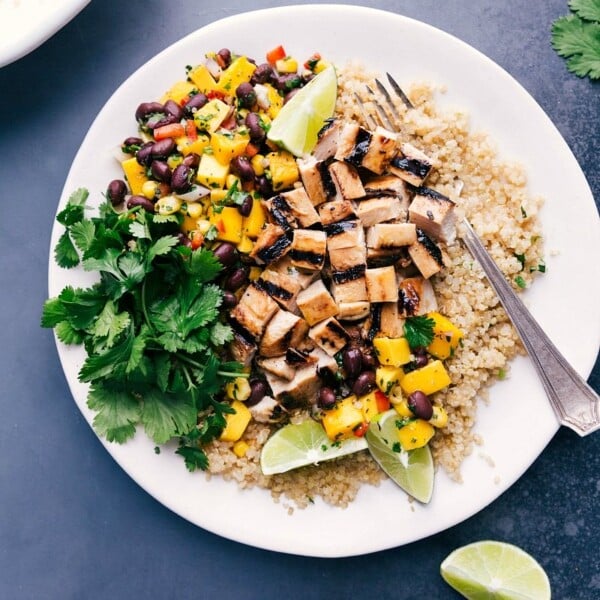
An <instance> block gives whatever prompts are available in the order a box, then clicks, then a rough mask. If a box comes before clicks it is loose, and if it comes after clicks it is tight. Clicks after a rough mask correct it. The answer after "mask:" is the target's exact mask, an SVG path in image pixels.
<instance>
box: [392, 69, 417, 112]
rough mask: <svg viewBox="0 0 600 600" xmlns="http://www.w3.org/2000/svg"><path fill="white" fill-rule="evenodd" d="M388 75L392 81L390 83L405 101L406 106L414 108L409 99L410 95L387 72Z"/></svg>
mask: <svg viewBox="0 0 600 600" xmlns="http://www.w3.org/2000/svg"><path fill="white" fill-rule="evenodd" d="M386 75H387V78H388V81H389V82H390V85H391V86H392V89H393V90H394V92H396V94H397V95H398V97H399V98H400V100H402V102H404V105H405V106H406V108H414V106H413V104H412V102H411V101H410V100H409V99H408V96H407V95H406V94H405V93H404V92H403V91H402V88H401V87H400V86H399V85H398V82H397V81H396V80H395V79H394V78H393V77H392V76H391V75H390V74H389V73H386Z"/></svg>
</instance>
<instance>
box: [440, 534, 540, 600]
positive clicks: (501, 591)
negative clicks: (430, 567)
mask: <svg viewBox="0 0 600 600" xmlns="http://www.w3.org/2000/svg"><path fill="white" fill-rule="evenodd" d="M440 573H441V575H442V577H443V579H444V581H446V582H447V583H448V584H449V585H450V586H451V587H453V588H454V589H455V590H456V591H457V592H459V593H461V594H462V595H463V596H464V597H465V598H467V599H469V600H484V599H488V600H491V599H495V598H497V599H501V600H549V599H550V597H551V590H550V581H549V580H548V576H547V575H546V572H545V571H544V569H543V568H542V567H541V565H540V564H539V563H538V562H537V561H536V560H535V559H534V558H533V557H532V556H531V555H529V554H527V552H525V551H524V550H522V549H521V548H518V547H517V546H514V545H512V544H508V543H506V542H497V541H492V540H484V541H480V542H474V543H473V544H469V545H467V546H463V547H461V548H458V549H457V550H455V551H454V552H452V553H451V554H449V555H448V556H447V557H446V559H445V560H444V561H443V562H442V564H441V566H440Z"/></svg>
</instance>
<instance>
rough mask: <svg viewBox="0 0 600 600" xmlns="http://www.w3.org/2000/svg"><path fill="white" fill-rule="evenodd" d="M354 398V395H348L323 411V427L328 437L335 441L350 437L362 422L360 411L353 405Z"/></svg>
mask: <svg viewBox="0 0 600 600" xmlns="http://www.w3.org/2000/svg"><path fill="white" fill-rule="evenodd" d="M355 399H356V398H355V396H348V397H347V398H344V399H343V400H340V401H339V402H338V403H337V404H336V405H335V407H334V408H332V409H330V410H327V411H325V413H324V415H323V427H324V428H325V432H326V433H327V436H328V437H329V439H331V440H334V441H337V440H342V439H346V438H349V437H352V434H353V432H354V430H355V429H356V428H357V427H358V426H359V425H360V424H361V423H362V422H363V414H362V412H361V411H360V410H358V408H356V407H355V406H354V400H355Z"/></svg>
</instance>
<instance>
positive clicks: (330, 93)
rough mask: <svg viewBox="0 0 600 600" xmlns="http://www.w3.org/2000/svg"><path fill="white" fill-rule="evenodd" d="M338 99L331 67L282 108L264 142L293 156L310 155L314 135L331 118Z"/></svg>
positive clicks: (333, 70)
mask: <svg viewBox="0 0 600 600" xmlns="http://www.w3.org/2000/svg"><path fill="white" fill-rule="evenodd" d="M336 96H337V77H336V74H335V68H334V67H327V68H326V69H325V70H323V71H321V72H320V73H319V74H318V75H317V76H316V77H315V78H314V79H312V80H311V81H309V82H308V83H307V84H306V85H305V86H304V87H303V88H301V89H300V90H299V91H298V92H297V93H296V94H295V95H294V96H292V98H291V100H289V101H288V102H286V104H284V105H283V108H282V109H281V110H280V111H279V113H278V115H277V116H276V117H275V118H274V119H273V122H272V123H271V128H270V129H269V133H268V134H267V138H268V139H269V140H271V141H272V142H275V143H276V144H277V145H279V146H282V147H283V148H284V149H285V150H288V151H289V152H291V153H292V154H293V155H294V156H304V155H306V154H309V153H310V152H312V150H313V148H314V147H315V145H316V143H317V134H318V133H319V130H320V129H321V128H322V127H323V125H324V124H325V121H326V120H327V119H329V118H330V117H331V116H332V115H333V111H334V109H335V100H336Z"/></svg>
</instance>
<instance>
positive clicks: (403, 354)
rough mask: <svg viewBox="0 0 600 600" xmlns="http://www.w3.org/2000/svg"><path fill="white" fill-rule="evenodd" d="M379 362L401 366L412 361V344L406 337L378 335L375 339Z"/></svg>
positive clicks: (374, 343)
mask: <svg viewBox="0 0 600 600" xmlns="http://www.w3.org/2000/svg"><path fill="white" fill-rule="evenodd" d="M373 346H374V347H375V352H376V353H377V358H378V359H379V363H380V364H382V365H385V366H390V367H400V366H402V365H405V364H406V363H409V362H410V358H411V357H410V346H409V345H408V341H407V339H406V338H403V337H400V338H388V337H378V338H375V339H374V340H373Z"/></svg>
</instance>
